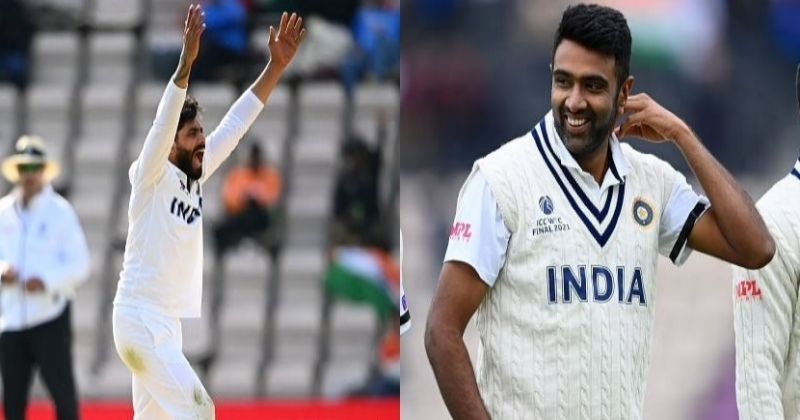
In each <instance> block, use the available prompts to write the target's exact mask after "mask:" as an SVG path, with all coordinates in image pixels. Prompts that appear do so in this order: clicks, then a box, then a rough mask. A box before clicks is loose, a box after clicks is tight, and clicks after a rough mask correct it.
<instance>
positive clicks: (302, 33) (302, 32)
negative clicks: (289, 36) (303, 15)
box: [297, 28, 306, 45]
mask: <svg viewBox="0 0 800 420" xmlns="http://www.w3.org/2000/svg"><path fill="white" fill-rule="evenodd" d="M304 39H306V28H303V29H301V30H300V35H299V36H298V37H297V45H300V44H301V43H303V40H304Z"/></svg>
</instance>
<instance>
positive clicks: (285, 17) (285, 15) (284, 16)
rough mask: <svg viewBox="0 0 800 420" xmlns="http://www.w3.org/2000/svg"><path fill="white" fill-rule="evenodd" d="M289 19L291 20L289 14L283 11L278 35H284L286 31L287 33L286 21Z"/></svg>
mask: <svg viewBox="0 0 800 420" xmlns="http://www.w3.org/2000/svg"><path fill="white" fill-rule="evenodd" d="M288 20H289V14H288V13H286V12H283V14H282V15H281V23H280V24H279V25H278V35H283V34H284V33H286V23H287V22H288Z"/></svg>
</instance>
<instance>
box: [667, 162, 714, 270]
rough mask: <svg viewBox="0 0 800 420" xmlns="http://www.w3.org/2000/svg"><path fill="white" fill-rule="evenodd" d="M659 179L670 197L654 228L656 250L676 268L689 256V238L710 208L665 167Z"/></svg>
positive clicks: (678, 173) (681, 178)
mask: <svg viewBox="0 0 800 420" xmlns="http://www.w3.org/2000/svg"><path fill="white" fill-rule="evenodd" d="M663 175H664V176H663V179H664V182H666V183H667V188H668V189H671V193H670V195H669V199H668V200H667V201H666V204H665V205H664V209H663V210H662V214H661V221H660V223H659V226H658V250H659V253H660V254H661V255H663V256H665V257H668V258H669V259H670V260H672V262H673V263H675V264H676V265H681V264H683V263H684V262H685V261H686V259H687V258H688V257H689V255H690V254H691V252H692V249H691V248H690V247H689V246H688V245H687V241H688V240H689V234H690V233H691V232H692V229H693V228H694V225H695V223H697V221H698V220H700V218H701V217H702V216H703V215H704V214H705V212H706V211H707V210H708V209H709V208H710V205H709V202H708V199H707V198H705V197H703V196H701V195H698V194H697V193H696V192H695V191H694V190H693V189H692V187H691V185H689V183H688V182H686V177H684V176H683V175H682V174H681V173H680V172H678V171H676V170H675V169H673V168H672V167H671V166H669V165H668V164H666V163H664V171H663Z"/></svg>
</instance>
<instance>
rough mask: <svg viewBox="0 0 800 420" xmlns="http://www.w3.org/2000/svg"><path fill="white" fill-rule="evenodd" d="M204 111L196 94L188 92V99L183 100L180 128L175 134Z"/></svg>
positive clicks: (179, 120)
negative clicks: (195, 96)
mask: <svg viewBox="0 0 800 420" xmlns="http://www.w3.org/2000/svg"><path fill="white" fill-rule="evenodd" d="M201 112H203V108H201V107H200V104H198V103H197V99H195V98H194V96H192V95H189V94H187V95H186V99H185V100H184V101H183V108H181V117H180V119H178V129H177V130H176V131H175V135H176V136H177V135H178V131H181V128H183V126H184V125H185V124H186V123H187V122H189V121H193V120H194V119H195V118H197V115H199V114H200V113H201Z"/></svg>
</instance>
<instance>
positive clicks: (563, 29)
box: [553, 4, 632, 85]
mask: <svg viewBox="0 0 800 420" xmlns="http://www.w3.org/2000/svg"><path fill="white" fill-rule="evenodd" d="M565 39H568V40H570V41H574V42H577V43H578V44H580V45H582V46H583V47H585V48H588V49H590V50H592V51H597V52H599V53H601V54H603V55H606V56H610V57H614V67H615V70H616V76H617V82H618V83H619V85H621V84H622V83H623V82H624V81H625V80H626V79H627V78H628V75H629V74H630V63H631V43H632V41H631V30H630V28H628V21H626V20H625V16H623V15H622V13H620V12H619V11H618V10H616V9H612V8H610V7H606V6H600V5H597V4H578V5H575V6H570V7H567V10H565V11H564V14H563V15H562V16H561V23H560V24H559V25H558V29H557V30H556V35H555V40H554V42H553V56H555V53H556V48H558V46H559V44H561V41H563V40H565Z"/></svg>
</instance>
